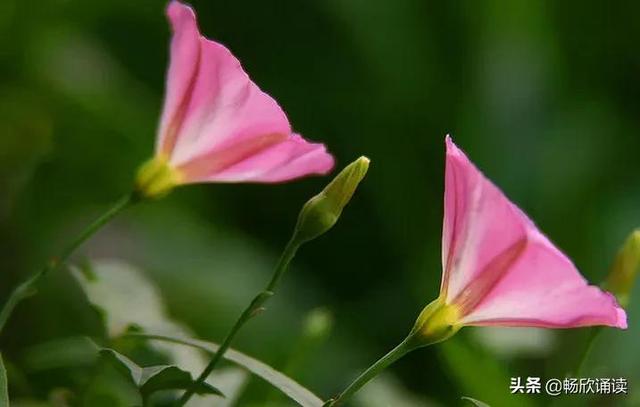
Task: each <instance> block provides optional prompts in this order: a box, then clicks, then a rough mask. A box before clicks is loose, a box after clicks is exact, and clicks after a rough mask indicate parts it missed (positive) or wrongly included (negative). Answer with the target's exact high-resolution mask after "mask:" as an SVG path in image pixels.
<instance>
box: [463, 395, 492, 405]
mask: <svg viewBox="0 0 640 407" xmlns="http://www.w3.org/2000/svg"><path fill="white" fill-rule="evenodd" d="M462 400H467V401H469V402H470V403H471V404H473V405H474V406H476V407H491V406H490V405H488V404H487V403H483V402H482V401H480V400H476V399H472V398H471V397H462Z"/></svg>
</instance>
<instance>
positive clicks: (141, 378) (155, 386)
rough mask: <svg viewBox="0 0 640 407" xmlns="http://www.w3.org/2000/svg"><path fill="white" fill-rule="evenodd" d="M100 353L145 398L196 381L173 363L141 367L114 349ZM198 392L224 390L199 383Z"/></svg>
mask: <svg viewBox="0 0 640 407" xmlns="http://www.w3.org/2000/svg"><path fill="white" fill-rule="evenodd" d="M100 355H102V357H104V358H105V359H106V360H108V361H109V362H111V363H112V364H113V365H114V366H115V367H116V368H117V369H118V371H120V373H122V374H123V375H124V376H125V377H127V378H129V379H130V380H131V382H133V384H134V385H135V386H136V387H137V388H138V389H139V390H140V394H141V395H142V397H143V398H146V397H148V396H149V395H150V394H152V393H153V392H156V391H160V390H175V389H183V390H184V389H187V388H189V387H190V386H192V385H193V384H194V382H195V380H193V378H192V377H191V374H190V373H189V372H186V371H184V370H182V369H180V368H179V367H177V366H172V365H158V366H150V367H141V366H138V364H137V363H135V362H134V361H132V360H131V359H129V358H128V357H126V356H124V355H123V354H121V353H119V352H117V351H115V350H113V349H106V348H105V349H101V350H100ZM196 393H197V394H216V395H218V396H223V397H224V395H223V394H222V392H221V391H220V390H218V389H216V388H215V387H213V386H211V385H210V384H208V383H202V384H200V385H198V388H197V389H196Z"/></svg>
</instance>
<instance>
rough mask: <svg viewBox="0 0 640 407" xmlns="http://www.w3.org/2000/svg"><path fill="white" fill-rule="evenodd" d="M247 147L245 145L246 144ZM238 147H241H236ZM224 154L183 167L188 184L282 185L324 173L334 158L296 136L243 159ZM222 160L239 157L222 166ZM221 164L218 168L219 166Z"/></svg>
mask: <svg viewBox="0 0 640 407" xmlns="http://www.w3.org/2000/svg"><path fill="white" fill-rule="evenodd" d="M245 145H246V143H245ZM238 147H241V146H238ZM240 150H241V148H238V149H237V151H234V152H231V151H227V152H225V153H220V154H218V156H219V158H218V159H216V158H215V157H212V159H210V160H203V161H202V163H203V165H202V166H200V167H199V168H197V169H196V167H193V166H189V167H184V168H182V169H181V170H182V171H183V172H184V173H185V174H186V178H187V179H189V182H210V181H213V182H267V183H268V182H282V181H287V180H290V179H293V178H298V177H301V176H304V175H308V174H326V173H328V172H329V171H331V169H332V168H333V165H334V160H333V157H332V156H331V155H330V154H328V153H327V150H326V148H325V146H324V145H323V144H315V143H309V142H307V141H306V140H304V139H303V138H302V137H300V136H299V135H297V134H293V135H291V136H290V137H288V138H287V139H286V140H282V141H279V142H276V143H274V144H271V145H268V146H266V147H263V148H261V149H257V150H256V151H252V152H250V153H249V154H246V155H245V156H243V155H242V153H241V151H240ZM222 157H238V158H239V159H238V160H235V161H234V162H229V163H226V164H224V163H223V162H222V161H220V158H222ZM219 164H220V165H219Z"/></svg>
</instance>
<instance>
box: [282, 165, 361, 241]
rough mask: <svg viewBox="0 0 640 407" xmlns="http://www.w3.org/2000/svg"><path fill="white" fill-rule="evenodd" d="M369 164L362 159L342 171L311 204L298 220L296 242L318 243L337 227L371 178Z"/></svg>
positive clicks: (306, 206) (310, 201) (307, 205)
mask: <svg viewBox="0 0 640 407" xmlns="http://www.w3.org/2000/svg"><path fill="white" fill-rule="evenodd" d="M369 163H370V160H369V159H368V158H367V157H365V156H361V157H360V158H358V159H357V160H355V161H353V162H352V163H351V164H349V165H347V166H346V167H345V168H344V169H343V170H342V171H340V173H339V174H338V175H336V177H335V178H334V179H333V180H332V181H331V182H330V183H329V184H328V185H327V186H326V187H325V188H324V189H323V190H322V192H320V193H319V194H318V195H316V196H314V197H313V198H311V199H310V200H309V201H307V203H306V204H305V205H304V206H303V207H302V210H301V211H300V215H299V216H298V223H297V225H296V230H295V236H294V237H295V239H296V240H298V241H299V242H300V243H302V242H306V241H309V240H312V239H315V238H316V237H318V236H320V235H322V234H323V233H325V232H327V231H328V230H329V229H331V228H332V227H333V225H335V223H336V222H337V221H338V218H340V215H341V214H342V210H343V209H344V207H345V206H346V205H347V204H348V203H349V201H350V200H351V197H352V196H353V194H354V193H355V191H356V189H357V188H358V185H359V184H360V182H361V181H362V179H363V178H364V176H365V175H366V174H367V171H368V169H369Z"/></svg>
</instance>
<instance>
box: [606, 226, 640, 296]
mask: <svg viewBox="0 0 640 407" xmlns="http://www.w3.org/2000/svg"><path fill="white" fill-rule="evenodd" d="M639 266H640V229H636V230H634V231H633V232H632V233H631V234H630V235H629V237H628V238H627V240H626V241H625V243H624V245H623V246H622V247H621V248H620V250H619V251H618V254H617V255H616V258H615V259H614V261H613V265H612V266H611V269H610V271H609V276H608V277H607V282H606V283H605V287H606V289H607V290H609V291H611V292H612V293H613V294H614V295H615V296H616V297H617V299H618V302H619V303H620V305H621V306H622V307H626V306H627V305H628V304H629V295H630V294H631V290H632V289H633V283H634V282H635V279H636V275H637V274H638V268H639Z"/></svg>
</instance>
